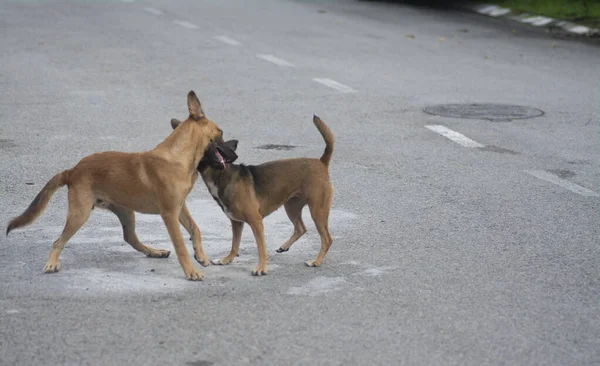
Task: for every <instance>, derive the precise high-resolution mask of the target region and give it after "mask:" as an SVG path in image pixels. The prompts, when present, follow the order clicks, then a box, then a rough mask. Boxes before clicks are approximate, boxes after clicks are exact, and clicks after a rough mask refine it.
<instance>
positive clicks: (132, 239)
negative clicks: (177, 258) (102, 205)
mask: <svg viewBox="0 0 600 366" xmlns="http://www.w3.org/2000/svg"><path fill="white" fill-rule="evenodd" d="M107 208H108V209H109V210H110V211H111V212H112V213H114V214H115V215H117V217H118V218H119V221H120V222H121V226H123V239H124V240H125V242H126V243H128V244H129V245H131V246H132V247H133V249H135V250H137V251H138V252H141V253H144V254H145V255H147V256H148V257H151V258H167V257H168V256H169V255H170V254H171V252H170V251H168V250H162V249H160V250H159V249H154V248H151V247H147V246H145V245H144V244H142V242H140V239H139V238H138V237H137V234H136V233H135V213H134V212H133V211H132V210H130V209H128V208H126V207H123V206H118V205H113V204H110V205H108V207H107Z"/></svg>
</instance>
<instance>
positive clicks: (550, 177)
mask: <svg viewBox="0 0 600 366" xmlns="http://www.w3.org/2000/svg"><path fill="white" fill-rule="evenodd" d="M525 173H527V174H531V175H533V176H534V177H536V178H539V179H542V180H545V181H546V182H550V183H554V184H556V185H557V186H560V187H563V188H564V189H568V190H569V191H571V192H575V193H577V194H580V195H582V196H585V197H600V194H598V193H596V192H594V191H590V190H589V189H587V188H584V187H582V186H580V185H578V184H575V183H571V182H569V181H568V180H565V179H562V178H559V177H557V176H556V175H554V174H552V173H549V172H547V171H545V170H525Z"/></svg>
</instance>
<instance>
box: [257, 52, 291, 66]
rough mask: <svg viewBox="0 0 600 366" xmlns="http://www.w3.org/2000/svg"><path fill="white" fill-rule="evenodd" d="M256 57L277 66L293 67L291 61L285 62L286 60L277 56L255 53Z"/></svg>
mask: <svg viewBox="0 0 600 366" xmlns="http://www.w3.org/2000/svg"><path fill="white" fill-rule="evenodd" d="M256 57H258V58H260V59H263V60H265V61H269V62H272V63H274V64H275V65H278V66H283V67H294V64H292V63H291V62H287V61H286V60H283V59H280V58H278V57H275V56H273V55H260V54H259V55H256Z"/></svg>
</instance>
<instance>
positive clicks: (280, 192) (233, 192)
mask: <svg viewBox="0 0 600 366" xmlns="http://www.w3.org/2000/svg"><path fill="white" fill-rule="evenodd" d="M313 122H314V124H315V126H317V129H318V130H319V132H320V133H321V135H322V136H323V139H324V140H325V152H324V153H323V155H322V156H321V158H320V159H309V158H296V159H284V160H276V161H271V162H268V163H264V164H261V165H256V166H253V165H243V164H241V165H238V164H226V167H225V169H215V168H214V167H213V166H212V165H211V164H209V163H206V162H204V161H202V162H201V163H200V165H199V166H198V170H199V171H200V174H201V175H202V179H203V180H204V183H206V186H207V187H208V190H209V191H210V194H211V195H212V196H213V198H214V199H215V201H217V203H218V204H219V206H221V209H222V210H223V212H225V214H226V215H227V216H228V217H229V219H230V220H231V229H232V232H233V240H232V245H231V252H230V253H229V255H227V256H226V257H224V258H222V259H219V260H214V261H212V263H213V264H229V263H231V261H232V260H233V259H234V258H235V257H236V256H237V255H238V250H239V247H240V240H241V236H242V229H243V227H244V223H247V224H248V225H250V227H251V228H252V232H253V234H254V238H255V240H256V244H257V246H258V257H259V262H258V266H257V267H256V269H255V270H254V271H252V274H253V275H255V276H260V275H266V274H267V250H266V247H265V238H264V233H263V222H262V221H263V218H264V217H266V216H267V215H269V214H271V213H272V212H274V211H275V210H277V209H278V208H279V207H281V206H282V205H283V206H284V207H285V212H286V213H287V215H288V217H289V219H290V221H292V223H293V224H294V233H293V234H292V236H291V237H290V238H289V239H288V240H287V241H286V242H285V243H284V244H283V245H282V246H281V247H280V248H279V249H277V252H278V253H282V252H287V251H288V250H289V249H290V247H291V246H292V244H294V242H295V241H296V240H298V239H299V238H300V237H301V236H302V235H304V233H306V227H305V226H304V223H303V222H302V208H303V207H304V206H305V205H307V204H308V207H309V209H310V214H311V216H312V219H313V221H314V222H315V226H316V227H317V231H318V232H319V235H320V236H321V251H320V252H319V254H318V255H317V257H316V258H315V259H314V260H310V261H307V262H306V265H307V266H309V267H318V266H320V265H321V262H322V261H323V258H324V257H325V254H327V250H329V247H330V246H331V244H332V242H333V240H332V238H331V235H329V229H328V227H327V226H328V221H329V210H330V209H331V201H332V199H333V187H332V186H331V183H330V181H329V161H330V160H331V155H332V153H333V134H332V133H331V131H330V130H329V128H328V127H327V125H325V123H324V122H323V121H321V119H320V118H319V117H317V116H314V117H313ZM180 123H181V122H180V121H178V120H176V119H172V120H171V126H172V127H173V128H174V129H177V126H179V125H180ZM181 126H183V124H181ZM180 128H181V127H180ZM225 144H226V145H227V146H228V147H229V148H231V149H233V150H235V149H236V148H237V141H235V140H231V141H227V142H226V143H225ZM205 160H206V159H205Z"/></svg>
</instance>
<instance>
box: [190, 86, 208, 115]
mask: <svg viewBox="0 0 600 366" xmlns="http://www.w3.org/2000/svg"><path fill="white" fill-rule="evenodd" d="M187 103H188V111H189V112H190V117H191V118H192V119H194V120H196V121H198V120H200V119H201V118H203V117H204V111H203V110H202V105H200V101H199V100H198V97H197V96H196V93H194V91H193V90H190V92H189V93H188V96H187Z"/></svg>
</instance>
